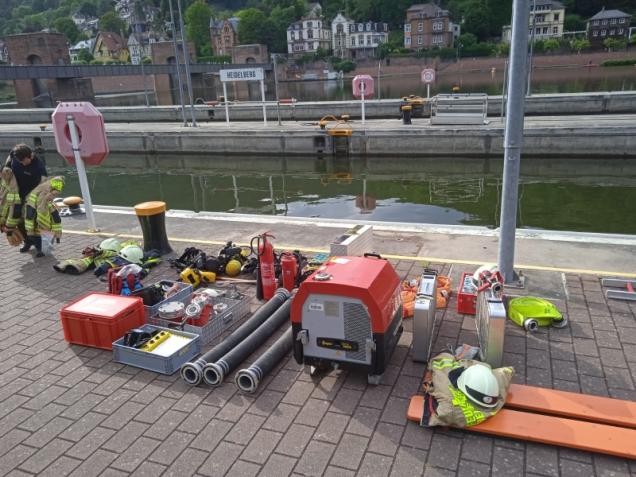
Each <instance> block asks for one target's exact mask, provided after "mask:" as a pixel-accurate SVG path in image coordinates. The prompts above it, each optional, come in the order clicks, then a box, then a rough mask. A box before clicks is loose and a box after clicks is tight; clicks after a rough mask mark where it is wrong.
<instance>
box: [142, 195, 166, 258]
mask: <svg viewBox="0 0 636 477" xmlns="http://www.w3.org/2000/svg"><path fill="white" fill-rule="evenodd" d="M135 214H137V218H139V224H140V225H141V231H142V233H143V236H144V251H145V252H147V251H148V250H153V249H154V250H158V251H159V253H161V255H164V254H167V253H170V252H172V248H171V247H170V244H169V243H168V236H167V235H166V203H165V202H161V201H150V202H142V203H141V204H137V205H136V206H135Z"/></svg>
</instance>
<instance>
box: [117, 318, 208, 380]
mask: <svg viewBox="0 0 636 477" xmlns="http://www.w3.org/2000/svg"><path fill="white" fill-rule="evenodd" d="M140 329H142V330H145V331H154V330H155V329H160V330H166V331H169V332H170V333H172V334H175V335H179V336H183V337H184V338H190V340H191V341H190V342H189V343H187V344H185V346H183V347H181V348H180V349H179V350H177V351H175V352H174V353H173V354H172V355H170V356H159V355H156V354H153V353H149V352H147V351H141V350H138V349H136V348H131V347H129V346H124V338H120V339H118V340H117V341H115V342H114V343H113V361H116V362H118V363H122V364H129V365H130V366H135V367H136V368H143V369H147V370H149V371H155V372H157V373H161V374H173V373H174V372H175V371H177V370H178V369H179V368H181V366H182V365H183V364H185V363H187V362H188V361H190V360H191V359H192V358H194V357H195V356H197V355H199V354H200V353H201V338H200V337H199V336H198V335H196V334H194V333H187V332H185V331H181V330H175V329H168V328H162V327H160V326H153V325H143V326H141V327H140Z"/></svg>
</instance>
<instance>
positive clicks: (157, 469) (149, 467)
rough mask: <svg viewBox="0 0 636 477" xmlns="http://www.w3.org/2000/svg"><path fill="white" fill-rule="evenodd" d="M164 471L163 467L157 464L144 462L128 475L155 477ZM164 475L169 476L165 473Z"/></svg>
mask: <svg viewBox="0 0 636 477" xmlns="http://www.w3.org/2000/svg"><path fill="white" fill-rule="evenodd" d="M165 469H166V466H165V465H161V464H157V463H156V462H144V463H143V465H140V466H139V467H137V469H136V470H135V471H134V472H133V473H132V474H130V475H132V476H134V477H157V476H158V475H162V474H163V472H164V470H165ZM166 475H169V474H168V473H166ZM175 477H180V476H175Z"/></svg>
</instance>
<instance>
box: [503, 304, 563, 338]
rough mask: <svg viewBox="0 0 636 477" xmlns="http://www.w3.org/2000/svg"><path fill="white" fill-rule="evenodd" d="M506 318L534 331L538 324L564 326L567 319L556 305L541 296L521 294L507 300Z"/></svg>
mask: <svg viewBox="0 0 636 477" xmlns="http://www.w3.org/2000/svg"><path fill="white" fill-rule="evenodd" d="M508 318H510V319H511V320H512V321H513V322H514V323H516V324H517V325H519V326H523V327H524V328H525V329H526V330H528V331H536V330H537V328H539V326H554V327H555V328H564V327H565V326H567V324H568V319H567V318H566V317H564V316H563V315H562V314H561V313H560V312H559V310H557V307H556V306H554V305H553V304H552V303H550V302H549V301H548V300H545V299H543V298H537V297H534V296H522V297H518V298H513V299H512V300H509V301H508Z"/></svg>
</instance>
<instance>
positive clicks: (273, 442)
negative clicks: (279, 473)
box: [241, 429, 283, 464]
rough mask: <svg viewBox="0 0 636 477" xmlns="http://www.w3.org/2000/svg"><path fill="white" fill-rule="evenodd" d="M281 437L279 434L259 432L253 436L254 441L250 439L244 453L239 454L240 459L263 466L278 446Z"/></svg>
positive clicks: (262, 430) (265, 431)
mask: <svg viewBox="0 0 636 477" xmlns="http://www.w3.org/2000/svg"><path fill="white" fill-rule="evenodd" d="M282 436H283V435H282V434H281V433H279V432H273V431H267V430H265V429H261V430H259V431H258V432H257V433H256V435H255V436H254V439H252V441H251V442H250V444H249V445H248V446H247V447H246V448H245V451H243V453H242V454H241V459H243V460H245V461H249V462H255V463H257V464H264V463H265V462H266V461H267V459H268V457H269V456H270V455H271V454H272V452H273V451H274V449H275V448H276V446H277V445H278V442H279V441H280V439H281V438H282Z"/></svg>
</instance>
